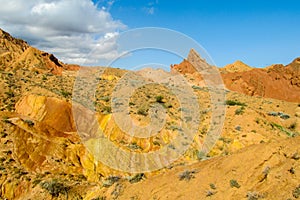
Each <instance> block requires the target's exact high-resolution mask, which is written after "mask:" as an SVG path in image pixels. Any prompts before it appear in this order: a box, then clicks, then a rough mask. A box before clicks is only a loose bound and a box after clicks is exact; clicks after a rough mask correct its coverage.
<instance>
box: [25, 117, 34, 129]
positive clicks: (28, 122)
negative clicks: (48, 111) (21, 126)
mask: <svg viewBox="0 0 300 200" xmlns="http://www.w3.org/2000/svg"><path fill="white" fill-rule="evenodd" d="M24 122H25V123H26V124H27V125H28V126H30V127H32V126H34V122H33V121H31V120H29V119H26V120H24Z"/></svg>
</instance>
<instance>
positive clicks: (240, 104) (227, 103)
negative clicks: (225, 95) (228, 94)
mask: <svg viewBox="0 0 300 200" xmlns="http://www.w3.org/2000/svg"><path fill="white" fill-rule="evenodd" d="M225 104H226V105H228V106H246V104H245V103H241V102H239V101H235V100H226V101H225Z"/></svg>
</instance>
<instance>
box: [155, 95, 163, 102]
mask: <svg viewBox="0 0 300 200" xmlns="http://www.w3.org/2000/svg"><path fill="white" fill-rule="evenodd" d="M163 99H164V97H163V96H161V95H159V96H156V102H157V103H163Z"/></svg>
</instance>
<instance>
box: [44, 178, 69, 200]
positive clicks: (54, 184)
mask: <svg viewBox="0 0 300 200" xmlns="http://www.w3.org/2000/svg"><path fill="white" fill-rule="evenodd" d="M40 186H41V187H42V188H43V189H45V190H47V191H48V192H49V194H50V195H51V196H52V197H58V196H59V195H60V194H65V195H67V194H68V191H69V189H70V188H69V187H68V186H65V185H64V184H63V183H60V182H58V181H57V180H52V181H49V182H48V181H45V182H42V183H40Z"/></svg>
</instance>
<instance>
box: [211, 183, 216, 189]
mask: <svg viewBox="0 0 300 200" xmlns="http://www.w3.org/2000/svg"><path fill="white" fill-rule="evenodd" d="M209 187H210V188H211V189H213V190H215V189H217V187H216V186H215V184H213V183H211V184H209Z"/></svg>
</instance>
